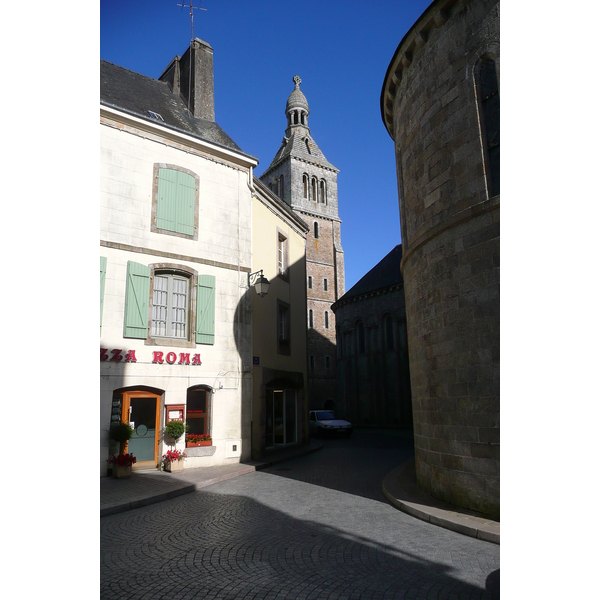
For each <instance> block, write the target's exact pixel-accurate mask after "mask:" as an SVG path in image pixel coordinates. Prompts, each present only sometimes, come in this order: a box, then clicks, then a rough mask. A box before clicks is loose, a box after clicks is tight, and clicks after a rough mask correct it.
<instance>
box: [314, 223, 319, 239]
mask: <svg viewBox="0 0 600 600" xmlns="http://www.w3.org/2000/svg"><path fill="white" fill-rule="evenodd" d="M314 229H315V240H318V239H319V224H318V223H317V222H316V221H315V228H314Z"/></svg>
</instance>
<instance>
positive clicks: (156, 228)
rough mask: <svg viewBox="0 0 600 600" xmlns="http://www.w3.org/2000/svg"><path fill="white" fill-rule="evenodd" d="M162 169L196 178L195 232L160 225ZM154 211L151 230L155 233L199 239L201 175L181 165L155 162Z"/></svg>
mask: <svg viewBox="0 0 600 600" xmlns="http://www.w3.org/2000/svg"><path fill="white" fill-rule="evenodd" d="M160 169H167V170H170V171H178V172H180V173H185V174H186V175H189V176H190V177H193V178H194V182H195V197H194V217H193V219H194V225H193V227H194V233H193V234H186V233H180V232H178V231H174V230H171V229H165V228H164V227H159V226H158V224H157V215H158V200H159V198H158V191H159V172H160ZM152 182H153V183H152V213H151V222H150V230H151V231H152V232H153V233H160V234H164V235H173V236H175V237H180V238H184V239H189V240H198V218H199V203H200V177H199V176H198V175H197V174H196V173H194V172H193V171H190V170H189V169H186V168H184V167H180V166H179V165H173V164H170V163H154V167H153V179H152Z"/></svg>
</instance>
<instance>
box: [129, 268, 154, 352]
mask: <svg viewBox="0 0 600 600" xmlns="http://www.w3.org/2000/svg"><path fill="white" fill-rule="evenodd" d="M149 297H150V267H147V266H146V265H140V264H138V263H135V262H132V261H128V262H127V285H126V288H125V321H124V326H123V337H128V338H139V339H143V340H145V339H146V337H148V303H149Z"/></svg>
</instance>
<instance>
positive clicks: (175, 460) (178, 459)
mask: <svg viewBox="0 0 600 600" xmlns="http://www.w3.org/2000/svg"><path fill="white" fill-rule="evenodd" d="M185 457H186V454H185V452H181V451H180V450H167V453H166V454H163V457H162V459H163V464H164V466H165V471H168V472H169V473H176V472H177V471H183V459H184V458H185Z"/></svg>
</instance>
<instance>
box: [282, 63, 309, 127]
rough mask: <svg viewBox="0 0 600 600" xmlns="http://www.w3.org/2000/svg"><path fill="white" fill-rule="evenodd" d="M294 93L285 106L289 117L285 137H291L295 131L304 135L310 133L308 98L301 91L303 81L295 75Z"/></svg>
mask: <svg viewBox="0 0 600 600" xmlns="http://www.w3.org/2000/svg"><path fill="white" fill-rule="evenodd" d="M293 82H294V86H295V87H294V91H293V92H292V93H291V94H290V97H289V98H288V100H287V103H286V105H285V114H286V117H287V129H286V130H285V135H286V136H287V137H290V135H291V134H292V132H293V131H295V130H296V131H299V132H302V133H310V129H309V127H308V115H309V114H310V110H309V109H308V101H307V100H306V96H305V95H304V94H303V93H302V92H301V91H300V84H301V83H302V79H300V77H298V75H294V78H293Z"/></svg>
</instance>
